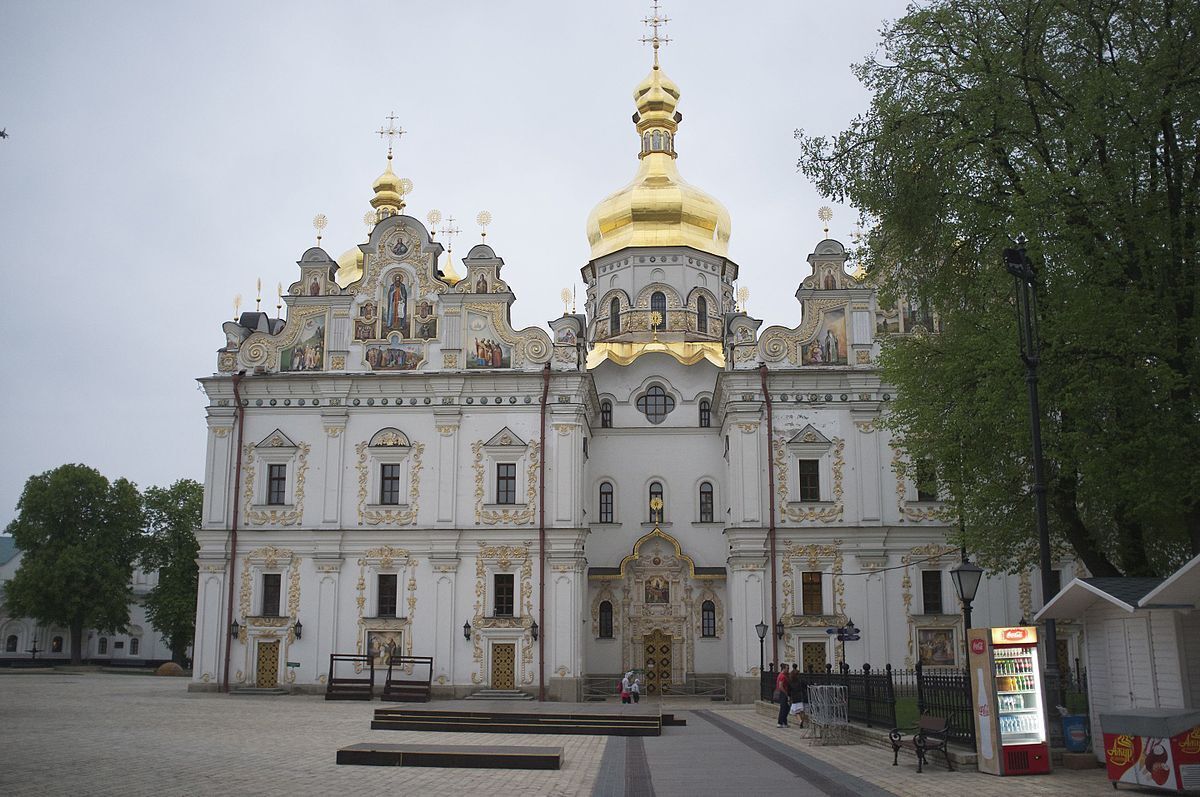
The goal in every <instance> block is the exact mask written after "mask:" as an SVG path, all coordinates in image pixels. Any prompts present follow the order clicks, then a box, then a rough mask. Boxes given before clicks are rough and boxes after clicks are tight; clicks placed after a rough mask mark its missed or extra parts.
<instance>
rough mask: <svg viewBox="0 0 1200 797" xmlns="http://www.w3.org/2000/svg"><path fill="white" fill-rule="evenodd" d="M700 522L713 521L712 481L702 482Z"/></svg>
mask: <svg viewBox="0 0 1200 797" xmlns="http://www.w3.org/2000/svg"><path fill="white" fill-rule="evenodd" d="M700 522H701V523H712V522H713V486H712V483H711V482H701V483H700Z"/></svg>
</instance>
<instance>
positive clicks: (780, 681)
mask: <svg viewBox="0 0 1200 797" xmlns="http://www.w3.org/2000/svg"><path fill="white" fill-rule="evenodd" d="M775 699H776V700H777V701H778V702H779V727H780V728H786V727H787V725H788V709H789V708H790V707H791V701H790V700H789V699H788V670H787V665H783V666H781V667H780V668H779V675H778V677H776V678H775Z"/></svg>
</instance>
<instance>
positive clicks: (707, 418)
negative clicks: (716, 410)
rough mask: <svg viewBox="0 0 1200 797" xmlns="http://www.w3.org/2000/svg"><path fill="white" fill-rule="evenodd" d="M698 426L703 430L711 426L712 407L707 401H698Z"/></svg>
mask: <svg viewBox="0 0 1200 797" xmlns="http://www.w3.org/2000/svg"><path fill="white" fill-rule="evenodd" d="M700 426H701V427H702V428H705V429H707V428H708V427H710V426H712V405H711V404H709V403H708V399H701V400H700Z"/></svg>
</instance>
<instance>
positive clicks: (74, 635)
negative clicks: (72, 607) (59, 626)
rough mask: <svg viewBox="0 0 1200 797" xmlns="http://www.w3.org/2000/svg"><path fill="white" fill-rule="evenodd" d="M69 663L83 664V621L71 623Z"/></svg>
mask: <svg viewBox="0 0 1200 797" xmlns="http://www.w3.org/2000/svg"><path fill="white" fill-rule="evenodd" d="M71 663H72V664H83V620H75V621H73V622H72V623H71Z"/></svg>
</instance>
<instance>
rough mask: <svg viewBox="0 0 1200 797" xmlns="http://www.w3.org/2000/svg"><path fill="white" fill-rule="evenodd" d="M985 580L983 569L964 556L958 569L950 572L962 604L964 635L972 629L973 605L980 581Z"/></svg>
mask: <svg viewBox="0 0 1200 797" xmlns="http://www.w3.org/2000/svg"><path fill="white" fill-rule="evenodd" d="M982 578H983V568H982V567H980V566H979V565H977V564H975V563H974V562H972V561H971V560H970V559H968V558H967V556H966V554H963V560H962V562H960V563H959V565H958V567H956V568H954V569H953V570H951V571H950V580H951V581H953V582H954V591H955V592H957V593H958V599H959V601H961V602H962V611H963V634H964V635H965V634H966V633H967V629H968V628H970V627H971V603H972V602H973V601H974V600H975V594H976V593H977V592H979V581H980V579H982Z"/></svg>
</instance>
